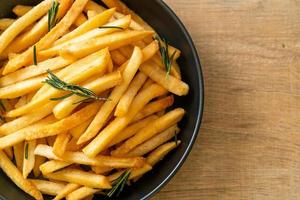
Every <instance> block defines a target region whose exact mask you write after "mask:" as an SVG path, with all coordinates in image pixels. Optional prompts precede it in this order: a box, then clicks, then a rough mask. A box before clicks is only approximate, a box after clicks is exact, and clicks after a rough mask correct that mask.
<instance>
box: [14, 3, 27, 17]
mask: <svg viewBox="0 0 300 200" xmlns="http://www.w3.org/2000/svg"><path fill="white" fill-rule="evenodd" d="M31 9H32V7H31V6H24V5H16V6H15V7H14V8H13V9H12V11H13V13H14V14H15V15H17V16H18V17H21V16H23V15H25V14H26V13H28V12H29V11H30V10H31Z"/></svg>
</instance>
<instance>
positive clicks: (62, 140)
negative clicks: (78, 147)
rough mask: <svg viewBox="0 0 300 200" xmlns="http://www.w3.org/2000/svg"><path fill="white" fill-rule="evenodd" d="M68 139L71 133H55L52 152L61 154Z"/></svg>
mask: <svg viewBox="0 0 300 200" xmlns="http://www.w3.org/2000/svg"><path fill="white" fill-rule="evenodd" d="M70 139H71V135H70V134H69V133H68V132H66V133H61V134H59V135H57V137H56V140H55V142H54V145H53V153H54V154H55V155H56V156H58V157H60V156H62V155H63V154H64V153H65V151H66V149H67V145H68V142H69V141H70Z"/></svg>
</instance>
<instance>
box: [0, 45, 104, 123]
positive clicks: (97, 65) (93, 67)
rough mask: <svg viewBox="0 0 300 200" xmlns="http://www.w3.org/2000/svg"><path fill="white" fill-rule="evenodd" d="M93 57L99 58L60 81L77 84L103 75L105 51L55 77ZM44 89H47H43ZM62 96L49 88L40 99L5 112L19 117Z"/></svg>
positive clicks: (65, 69) (60, 74) (59, 75)
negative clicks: (96, 74) (99, 74)
mask: <svg viewBox="0 0 300 200" xmlns="http://www.w3.org/2000/svg"><path fill="white" fill-rule="evenodd" d="M95 56H99V57H96V59H95V60H93V61H92V62H90V63H88V64H87V65H85V66H81V68H79V67H78V68H77V69H76V71H75V72H73V73H69V74H68V75H67V76H65V77H62V78H61V79H62V80H63V81H66V82H68V83H71V84H76V83H78V82H82V81H84V80H86V79H88V78H89V77H91V76H92V75H95V73H103V72H104V71H105V70H106V67H107V62H108V58H109V57H108V56H109V55H108V50H107V49H103V50H100V51H99V52H96V53H94V54H92V55H90V56H88V57H86V58H83V59H82V60H79V61H78V62H76V63H73V64H72V65H70V66H69V67H67V68H64V69H63V70H62V71H60V72H59V73H57V76H58V77H61V76H63V75H65V74H66V73H67V72H69V71H70V70H71V69H72V70H74V67H77V66H78V64H81V63H85V61H86V60H89V59H90V58H94V57H95ZM45 88H48V87H45ZM41 89H43V88H41ZM0 90H1V89H0ZM62 94H63V92H62V91H60V90H57V89H55V88H49V89H48V91H47V92H45V93H44V94H43V95H41V96H40V97H37V98H34V97H33V100H32V101H31V102H29V103H28V104H26V105H25V106H22V107H20V108H17V109H15V110H12V111H9V112H7V116H10V117H16V116H20V115H23V114H25V113H28V112H29V111H30V110H31V109H33V108H36V107H37V106H40V105H43V104H44V103H46V102H49V99H50V98H52V97H57V96H59V95H62ZM56 95H57V96H56ZM0 98H1V97H0Z"/></svg>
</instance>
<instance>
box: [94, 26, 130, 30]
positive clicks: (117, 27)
mask: <svg viewBox="0 0 300 200" xmlns="http://www.w3.org/2000/svg"><path fill="white" fill-rule="evenodd" d="M99 28H116V29H121V30H124V28H122V27H119V26H100V27H99Z"/></svg>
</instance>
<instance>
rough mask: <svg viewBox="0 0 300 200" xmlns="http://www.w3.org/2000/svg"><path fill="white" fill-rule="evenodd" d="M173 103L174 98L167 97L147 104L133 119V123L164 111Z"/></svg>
mask: <svg viewBox="0 0 300 200" xmlns="http://www.w3.org/2000/svg"><path fill="white" fill-rule="evenodd" d="M173 103H174V97H173V96H172V95H171V96H167V97H164V98H162V99H158V100H156V101H153V102H151V103H149V104H147V105H146V106H145V107H144V108H143V109H142V110H141V111H140V112H139V113H138V114H137V115H136V116H135V117H134V119H133V122H135V121H138V120H140V119H143V118H145V117H147V116H149V115H152V114H154V113H157V112H160V111H163V110H165V109H166V108H168V107H170V106H172V105H173Z"/></svg>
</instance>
